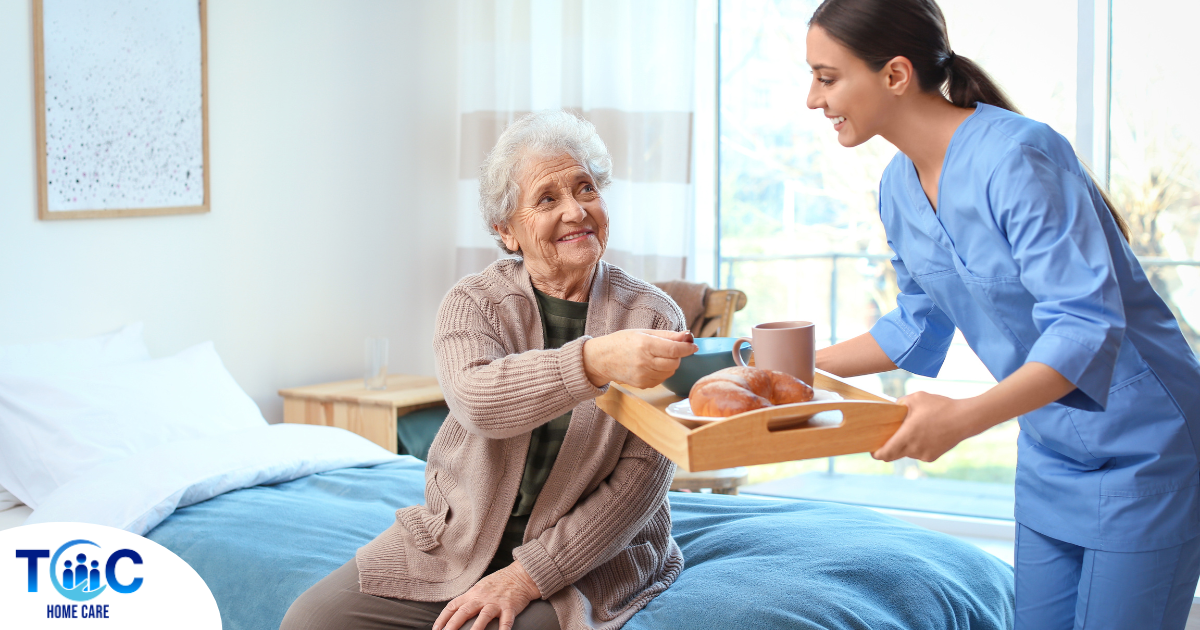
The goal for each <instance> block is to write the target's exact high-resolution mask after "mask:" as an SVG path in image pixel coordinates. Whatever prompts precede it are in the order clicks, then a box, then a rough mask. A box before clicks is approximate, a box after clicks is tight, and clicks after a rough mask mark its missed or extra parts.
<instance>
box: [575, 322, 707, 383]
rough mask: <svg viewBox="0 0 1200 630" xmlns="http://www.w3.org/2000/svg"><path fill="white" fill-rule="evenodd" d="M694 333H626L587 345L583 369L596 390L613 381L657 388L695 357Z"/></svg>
mask: <svg viewBox="0 0 1200 630" xmlns="http://www.w3.org/2000/svg"><path fill="white" fill-rule="evenodd" d="M696 350H697V348H696V344H695V343H693V342H692V333H688V332H673V331H670V330H650V329H645V330H622V331H618V332H615V333H612V334H611V335H604V336H603V337H596V338H594V339H589V340H588V341H587V343H585V344H584V345H583V369H584V371H585V372H587V377H588V380H589V381H591V382H592V385H595V386H596V387H603V386H604V385H607V384H608V383H609V382H610V381H616V382H618V383H625V384H627V385H632V386H634V387H641V388H645V387H654V386H655V385H658V384H660V383H662V382H663V381H665V380H667V379H668V378H670V377H671V375H672V374H674V373H675V370H677V369H679V359H681V358H683V357H686V356H688V355H690V354H693V353H695V352H696Z"/></svg>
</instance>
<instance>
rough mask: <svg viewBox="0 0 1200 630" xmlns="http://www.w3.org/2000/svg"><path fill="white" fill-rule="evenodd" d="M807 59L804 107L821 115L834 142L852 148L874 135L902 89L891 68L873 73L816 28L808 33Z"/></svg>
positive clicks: (849, 52)
mask: <svg viewBox="0 0 1200 630" xmlns="http://www.w3.org/2000/svg"><path fill="white" fill-rule="evenodd" d="M807 59H808V65H809V66H810V67H811V68H812V75H813V76H812V85H811V86H810V87H809V90H808V107H809V109H820V110H823V111H824V113H825V117H826V118H828V119H829V122H830V123H831V124H832V125H833V128H834V130H835V131H837V134H838V142H839V143H841V145H842V146H845V147H856V146H858V145H860V144H862V143H864V142H866V141H867V140H870V139H871V138H872V137H874V136H876V135H878V134H879V133H880V129H881V128H882V127H885V126H886V125H887V124H888V120H889V117H890V115H891V114H892V113H893V111H892V110H893V109H894V108H893V107H891V104H892V102H893V100H894V99H895V98H896V97H897V96H899V95H901V94H903V92H904V91H905V89H904V88H905V87H906V86H904V85H897V83H896V80H897V77H896V76H895V72H894V70H895V68H894V67H893V66H894V64H888V65H885V66H884V67H883V68H881V69H880V70H879V71H878V72H874V71H872V70H871V69H870V68H869V67H867V64H866V62H864V61H863V60H862V59H859V58H858V57H857V56H855V55H854V53H852V52H851V51H850V49H849V48H846V47H845V46H843V45H842V44H841V43H839V42H838V41H837V40H835V39H833V38H832V37H830V36H829V34H828V33H827V32H826V31H825V29H823V28H821V27H820V26H816V25H814V26H812V27H810V28H809V29H808V37H807ZM898 59H901V58H898ZM901 80H903V77H901ZM897 88H900V89H899V91H897Z"/></svg>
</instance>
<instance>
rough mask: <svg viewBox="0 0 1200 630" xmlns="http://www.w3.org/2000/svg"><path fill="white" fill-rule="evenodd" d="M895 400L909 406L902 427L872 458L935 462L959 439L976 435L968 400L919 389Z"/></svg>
mask: <svg viewBox="0 0 1200 630" xmlns="http://www.w3.org/2000/svg"><path fill="white" fill-rule="evenodd" d="M896 402H898V403H900V404H901V405H904V406H906V407H908V415H907V416H905V417H904V423H903V424H901V425H900V429H899V430H897V431H896V434H895V435H893V436H892V437H891V439H889V440H888V441H887V443H885V444H884V445H883V446H881V447H880V448H879V450H877V451H875V452H874V453H871V457H874V458H875V459H878V460H882V461H885V462H892V461H896V460H897V459H900V458H902V457H911V458H913V459H919V460H921V461H923V462H932V461H934V460H935V459H937V458H939V457H941V456H942V455H945V454H946V451H948V450H950V449H952V448H954V447H955V446H956V445H957V444H958V443H959V442H961V441H963V440H965V439H967V438H969V437H971V436H972V435H975V433H976V431H974V430H973V429H972V426H971V419H972V417H973V414H972V412H971V409H970V402H969V401H968V400H955V399H953V398H946V397H945V396H938V395H937V394H930V393H926V392H916V393H913V394H909V395H907V396H905V397H903V398H901V399H899V400H897V401H896Z"/></svg>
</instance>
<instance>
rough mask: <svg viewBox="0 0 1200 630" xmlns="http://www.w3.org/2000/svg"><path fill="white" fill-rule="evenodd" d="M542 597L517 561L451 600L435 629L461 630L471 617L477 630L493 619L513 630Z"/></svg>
mask: <svg viewBox="0 0 1200 630" xmlns="http://www.w3.org/2000/svg"><path fill="white" fill-rule="evenodd" d="M539 597H541V593H540V592H539V591H538V587H537V584H535V583H534V581H533V578H531V577H529V574H528V573H526V572H525V567H522V566H521V563H520V562H517V561H515V560H514V561H513V563H512V564H510V565H508V566H507V567H504V568H503V569H500V570H499V571H497V572H495V573H493V574H491V575H489V576H486V577H484V578H483V579H482V580H479V581H478V582H476V583H475V586H472V587H471V590H469V591H467V592H466V593H463V594H462V595H459V596H458V597H455V598H454V599H452V600H450V603H448V604H446V607H445V608H443V609H442V614H440V615H438V618H437V621H435V622H433V630H458V629H459V628H460V627H462V625H463V624H464V623H466V622H467V621H468V620H470V619H471V618H472V617H474V618H475V625H473V626H471V627H472V628H477V629H478V630H483V629H484V628H486V627H487V625H488V622H490V621H491V620H493V619H498V620H500V630H512V627H513V622H514V621H515V620H516V618H517V615H519V614H521V611H522V610H525V607H526V606H528V605H529V602H531V601H533V600H535V599H537V598H539Z"/></svg>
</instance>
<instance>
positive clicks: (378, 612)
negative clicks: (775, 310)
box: [283, 112, 696, 630]
mask: <svg viewBox="0 0 1200 630" xmlns="http://www.w3.org/2000/svg"><path fill="white" fill-rule="evenodd" d="M610 168H611V160H610V159H609V156H608V151H607V149H606V148H605V146H604V143H603V142H602V141H601V140H600V138H599V137H598V136H597V135H596V131H595V128H594V127H592V125H591V124H590V123H588V122H586V121H584V120H581V119H579V118H576V117H575V116H572V115H570V114H567V113H565V112H543V113H538V114H532V115H529V116H526V117H524V118H522V119H520V120H518V121H516V122H515V123H513V124H512V126H510V127H509V128H508V129H507V130H506V131H505V132H504V133H503V134H502V135H501V136H500V139H499V141H498V142H497V143H496V147H495V148H494V149H492V152H491V154H489V155H488V157H487V160H486V161H485V162H484V165H483V173H482V178H481V183H480V196H481V202H480V205H481V206H482V210H483V215H484V219H485V220H486V221H487V224H488V227H489V228H490V229H491V230H492V232H493V234H494V235H495V236H496V237H497V240H498V242H499V244H500V246H501V247H502V248H503V249H504V250H505V251H506V252H508V253H511V254H519V255H520V258H519V259H511V258H510V259H504V260H500V261H498V262H496V263H495V264H493V265H491V266H490V267H488V268H487V269H486V270H484V271H483V273H481V274H478V275H473V276H467V277H466V278H463V279H462V280H461V281H459V283H458V284H457V285H455V287H454V288H453V289H451V290H450V292H449V293H448V294H447V295H446V297H445V299H444V300H443V302H442V306H441V309H440V311H439V313H438V321H437V330H436V335H435V339H434V349H435V351H436V354H437V365H438V380H439V382H440V383H441V386H442V391H443V392H445V395H446V403H447V404H448V405H449V407H450V415H449V416H448V417H447V418H446V422H445V424H444V425H443V426H442V429H441V431H440V432H439V433H438V436H437V438H436V439H435V440H434V442H433V446H432V447H431V448H430V450H429V463H428V467H427V468H426V473H425V477H426V484H425V505H419V506H413V507H409V508H404V509H402V510H400V511H399V512H397V513H396V522H395V523H394V524H393V525H392V526H391V527H390V528H389V529H388V530H387V531H385V532H383V533H382V534H380V535H379V537H378V538H376V539H375V540H374V541H372V542H371V543H369V544H368V545H366V546H365V547H363V548H362V549H360V550H359V551H358V556H357V558H356V559H355V560H354V561H351V562H348V563H347V564H346V565H345V566H343V567H342V568H340V569H338V570H337V571H334V572H333V573H332V574H330V575H329V576H328V577H326V578H325V579H324V580H322V581H321V582H319V583H318V584H316V585H315V586H313V587H312V588H311V589H309V591H308V592H306V593H305V594H304V595H302V596H301V597H300V599H298V600H297V601H296V603H295V604H293V605H292V608H291V609H290V610H289V611H288V615H287V617H286V618H285V620H284V623H283V627H284V628H287V629H289V630H291V629H294V628H430V627H431V626H432V627H433V628H434V630H456V629H458V628H460V627H461V628H470V627H476V628H477V629H478V630H483V628H484V627H485V625H487V624H488V623H489V622H492V623H491V625H487V627H488V628H492V627H496V626H497V624H496V623H495V622H496V621H498V622H499V623H498V626H499V628H501V629H502V630H503V629H505V628H517V629H518V630H528V629H534V628H560V627H561V628H619V627H621V626H622V625H623V624H624V623H625V622H626V621H627V620H628V619H629V617H630V616H632V615H633V614H634V613H635V612H637V611H638V610H640V609H641V608H642V607H643V606H645V605H646V603H647V602H649V601H650V600H651V599H652V598H653V597H654V596H655V595H657V594H658V593H660V592H662V591H663V590H664V589H666V588H667V587H668V586H669V585H670V584H671V583H672V582H673V581H674V580H675V578H676V576H678V575H679V572H680V570H681V569H682V568H683V557H682V555H681V554H680V551H679V547H678V546H677V545H676V544H675V541H674V540H673V539H672V538H671V513H670V508H669V506H668V504H667V498H666V492H667V489H668V487H669V486H670V482H671V474H672V469H673V467H672V464H671V462H670V461H668V460H667V459H666V458H664V457H663V456H662V455H661V454H659V453H658V452H656V451H655V450H654V449H652V448H650V447H649V446H647V445H646V443H645V442H643V441H642V440H641V439H639V438H638V437H637V436H635V435H633V434H631V433H629V432H628V431H626V430H625V428H624V427H622V426H621V425H620V424H618V423H616V422H615V421H613V419H612V418H611V417H609V416H608V415H606V414H605V413H604V412H602V411H600V409H599V408H598V407H597V406H596V403H595V402H594V399H595V398H596V397H597V396H599V395H600V394H602V393H603V392H604V391H605V388H606V387H607V384H608V383H609V382H610V381H619V382H624V383H629V384H631V385H634V386H638V387H649V386H653V385H657V384H658V383H661V382H662V381H663V380H664V379H666V378H667V377H668V376H670V375H671V374H672V373H674V371H675V369H676V368H677V367H678V365H679V359H680V358H681V357H684V356H687V355H689V354H691V353H693V352H694V351H695V349H696V347H695V345H694V344H693V343H692V338H691V335H690V334H689V333H687V332H684V325H683V315H682V313H680V311H679V309H678V307H676V306H675V304H674V303H673V302H671V300H670V299H668V298H667V297H666V296H665V295H664V294H663V293H661V292H660V291H658V290H657V289H655V288H654V287H652V286H651V285H649V284H647V283H645V282H642V281H641V280H638V279H636V278H632V277H630V276H629V275H627V274H625V273H624V272H623V271H621V270H620V269H618V268H617V267H614V266H612V265H609V264H608V263H605V262H603V261H601V260H600V256H601V255H602V254H603V253H604V248H605V244H606V242H607V239H608V213H607V210H606V208H605V205H604V199H603V198H602V197H601V196H600V191H601V190H603V189H604V187H605V186H606V185H607V184H608V183H609V170H610ZM514 624H515V625H514Z"/></svg>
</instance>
